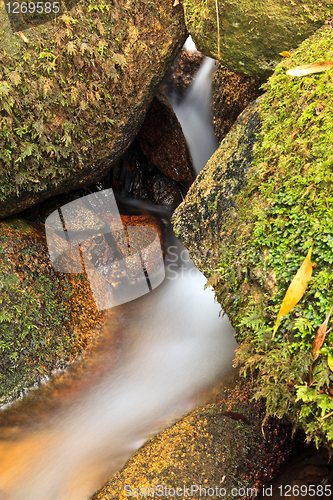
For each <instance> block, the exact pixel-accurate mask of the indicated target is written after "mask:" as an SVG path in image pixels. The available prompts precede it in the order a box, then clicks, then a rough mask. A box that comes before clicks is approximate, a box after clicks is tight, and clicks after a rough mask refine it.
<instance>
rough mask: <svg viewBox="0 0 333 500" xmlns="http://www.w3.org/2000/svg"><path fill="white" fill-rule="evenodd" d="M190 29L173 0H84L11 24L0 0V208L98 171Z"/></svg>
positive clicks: (122, 146) (14, 208) (117, 149)
mask: <svg viewBox="0 0 333 500" xmlns="http://www.w3.org/2000/svg"><path fill="white" fill-rule="evenodd" d="M185 38H186V29H185V24H184V18H183V9H182V7H181V6H180V5H178V6H175V7H174V6H173V1H172V0H168V1H165V0H163V1H162V0H159V1H155V0H154V1H152V0H147V1H139V2H138V1H136V0H131V1H127V0H118V1H116V2H113V1H112V2H111V1H107V2H103V1H99V0H91V1H90V0H79V1H78V2H77V3H76V5H74V6H73V7H72V8H71V10H70V11H66V12H65V13H64V14H63V15H61V16H59V17H57V18H56V19H55V20H52V21H51V22H48V23H45V24H40V25H39V26H36V27H33V28H30V29H26V30H25V31H24V32H16V33H13V32H12V30H11V26H10V23H9V19H8V17H7V13H6V10H5V4H3V3H2V4H1V5H0V179H1V186H0V217H4V216H6V215H10V214H13V213H18V212H20V211H21V210H23V209H24V208H26V207H28V206H31V205H33V204H35V203H37V202H38V201H41V200H43V199H46V198H47V197H49V196H51V195H53V194H57V193H59V192H64V191H66V190H68V189H69V188H70V189H74V188H76V187H79V186H82V185H89V184H92V183H93V182H95V181H96V180H98V179H99V178H100V177H101V176H102V175H103V174H104V173H105V172H106V171H107V170H108V169H109V168H110V166H111V165H112V163H113V162H114V161H115V160H117V159H118V158H119V156H120V155H121V154H122V153H123V152H124V151H125V150H126V148H127V147H128V146H129V144H130V143H131V141H132V140H133V139H134V137H135V135H136V133H137V131H138V129H139V127H140V125H141V123H142V121H143V119H144V116H145V112H146V111H147V108H148V106H149V104H150V102H151V100H152V98H153V95H154V93H155V91H156V89H157V87H158V85H159V84H160V82H161V80H162V78H163V76H164V74H165V72H166V71H167V70H168V68H169V67H170V65H171V64H172V61H173V59H174V57H175V55H176V54H177V52H178V51H179V49H180V48H181V46H182V44H183V42H184V40H185Z"/></svg>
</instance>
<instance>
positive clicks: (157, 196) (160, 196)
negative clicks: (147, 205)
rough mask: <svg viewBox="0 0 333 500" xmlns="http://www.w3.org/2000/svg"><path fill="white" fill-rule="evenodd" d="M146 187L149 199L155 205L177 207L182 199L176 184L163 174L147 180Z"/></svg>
mask: <svg viewBox="0 0 333 500" xmlns="http://www.w3.org/2000/svg"><path fill="white" fill-rule="evenodd" d="M146 186H147V191H148V195H149V198H150V200H151V201H152V202H153V203H154V204H155V205H174V206H177V205H179V203H181V201H182V199H183V198H182V194H181V190H180V188H179V185H178V184H177V182H175V181H173V180H172V179H169V178H168V177H166V176H165V175H163V174H155V175H153V176H152V177H150V178H148V179H147V183H146Z"/></svg>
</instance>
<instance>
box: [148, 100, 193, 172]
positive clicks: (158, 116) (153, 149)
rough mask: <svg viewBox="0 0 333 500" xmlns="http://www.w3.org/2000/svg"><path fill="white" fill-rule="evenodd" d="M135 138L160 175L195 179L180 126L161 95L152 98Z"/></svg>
mask: <svg viewBox="0 0 333 500" xmlns="http://www.w3.org/2000/svg"><path fill="white" fill-rule="evenodd" d="M138 139H139V142H140V146H141V149H142V151H143V153H144V154H145V155H146V156H147V158H149V160H150V161H151V162H152V163H153V164H154V165H155V166H156V167H157V168H158V169H159V170H160V171H161V172H162V173H163V174H165V175H167V176H168V177H170V178H171V179H173V180H174V181H178V182H192V181H193V180H194V179H195V174H194V171H193V167H192V161H191V157H190V153H189V150H188V147H187V144H186V142H185V138H184V134H183V131H182V128H181V126H180V124H179V122H178V120H177V117H176V115H175V113H174V112H173V110H172V108H171V106H170V104H169V103H168V101H167V99H166V97H165V96H164V95H162V94H158V95H157V96H155V97H154V99H153V102H152V103H151V105H150V108H149V110H148V113H147V116H146V119H145V121H144V123H143V125H142V127H141V129H140V132H139V134H138Z"/></svg>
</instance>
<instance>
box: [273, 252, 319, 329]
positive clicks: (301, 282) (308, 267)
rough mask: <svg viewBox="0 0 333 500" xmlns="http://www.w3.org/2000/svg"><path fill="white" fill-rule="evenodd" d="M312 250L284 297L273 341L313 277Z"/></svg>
mask: <svg viewBox="0 0 333 500" xmlns="http://www.w3.org/2000/svg"><path fill="white" fill-rule="evenodd" d="M312 248H313V247H311V248H310V250H309V251H308V254H307V256H306V257H305V259H304V262H303V264H302V265H301V267H300V268H299V270H298V271H297V273H296V275H295V277H294V279H293V280H292V282H291V283H290V285H289V288H288V290H287V291H286V295H285V296H284V299H283V302H282V304H281V307H280V310H279V314H278V317H277V320H276V323H275V326H274V330H273V335H272V339H273V338H274V335H275V333H276V331H277V329H278V328H279V324H280V321H281V318H282V317H283V316H285V315H286V314H288V312H290V311H291V310H292V309H293V308H294V307H295V305H296V304H297V303H298V302H299V301H300V300H301V298H302V297H303V295H304V292H305V289H306V287H307V284H308V282H309V281H310V278H311V276H312V264H311V253H312Z"/></svg>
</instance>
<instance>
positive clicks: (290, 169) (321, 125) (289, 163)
mask: <svg viewBox="0 0 333 500" xmlns="http://www.w3.org/2000/svg"><path fill="white" fill-rule="evenodd" d="M332 42H333V30H332V28H331V27H330V25H327V26H326V27H323V28H322V29H320V30H319V31H317V32H316V33H315V34H314V35H313V36H312V37H310V38H309V39H307V40H305V41H304V42H303V43H302V44H301V45H300V47H299V48H298V49H297V50H295V51H294V52H292V53H291V58H290V59H286V60H285V61H283V62H282V63H281V64H279V65H278V67H277V68H276V70H275V73H274V75H273V76H272V77H271V78H270V80H269V81H268V84H267V85H266V93H265V94H264V96H261V97H260V98H259V99H258V100H257V101H256V102H255V103H254V104H252V105H250V106H249V107H248V108H247V109H246V110H245V111H244V112H243V113H242V114H241V115H240V117H239V119H238V121H237V122H236V124H235V125H234V126H233V128H232V129H231V131H230V132H229V134H228V135H227V136H226V137H225V139H224V140H223V141H222V143H221V145H220V148H219V149H218V151H217V152H216V153H215V154H214V155H213V156H212V158H211V159H210V160H209V162H208V163H207V165H206V167H205V169H204V170H203V171H202V173H201V174H200V176H199V178H198V179H197V181H196V182H195V183H194V184H193V186H192V188H191V189H190V191H189V193H188V196H187V198H186V199H185V202H184V203H183V204H181V205H180V206H179V207H178V209H177V211H176V213H175V215H174V227H175V232H176V235H177V236H178V238H179V239H180V240H181V241H182V243H183V244H184V245H185V246H186V247H187V248H188V249H189V252H190V256H191V257H192V258H193V260H194V261H195V263H196V264H197V265H198V267H199V269H201V270H202V271H203V272H204V273H205V274H206V276H207V277H210V283H211V284H214V285H215V290H216V294H217V298H218V300H219V302H220V304H221V306H222V308H223V310H224V311H225V312H226V313H227V314H228V316H229V318H230V321H231V322H232V323H233V325H235V327H236V330H237V337H238V340H239V342H241V346H240V348H239V351H238V360H239V361H240V362H242V363H245V370H249V369H250V370H253V372H254V373H257V374H258V377H257V396H265V397H266V398H267V412H268V413H269V414H271V415H276V416H278V417H282V416H283V415H285V414H288V415H289V416H290V417H291V418H292V419H293V420H294V421H295V422H297V423H299V422H301V424H303V426H304V428H305V430H306V432H307V435H308V439H313V440H314V441H315V442H316V443H317V444H318V443H320V442H321V443H325V444H326V445H329V446H331V444H332V440H333V434H332V411H333V400H332V394H333V372H332V370H331V369H330V367H329V365H328V359H329V358H328V357H329V356H333V348H332V347H331V346H332V340H333V333H332V332H331V333H327V335H326V338H325V340H324V343H323V347H322V348H321V350H319V352H318V359H317V360H316V361H315V362H314V363H313V361H314V358H313V355H312V348H313V343H314V338H315V335H316V332H317V330H318V328H319V326H320V325H321V324H322V323H323V322H324V320H325V318H326V317H327V315H328V313H329V311H330V308H331V305H332V303H333V291H332V290H333V268H332V262H333V235H332V216H333V209H332V206H333V197H332V158H333V157H332V148H331V145H332V138H331V130H332V110H333V98H332V96H333V88H332V69H329V70H328V71H326V72H324V73H321V74H315V75H311V76H306V77H302V78H297V77H292V76H289V75H287V74H286V70H288V69H290V68H293V67H295V66H298V65H302V64H308V63H313V62H318V61H323V60H332V59H333V50H332ZM260 123H261V124H262V125H260ZM260 127H261V130H260ZM259 130H260V133H259V134H258V132H259ZM312 245H313V253H312V261H313V262H314V263H315V264H316V266H315V265H314V266H313V275H312V279H311V280H310V282H309V284H308V286H307V289H306V291H305V293H304V295H303V296H302V299H301V300H300V301H299V302H298V304H297V305H296V306H295V307H294V309H292V311H291V312H290V313H289V314H287V315H286V316H285V318H284V319H283V320H282V321H281V325H280V327H279V329H278V331H277V334H276V335H275V338H274V339H273V340H272V331H273V326H274V324H275V321H276V318H277V314H278V311H279V309H280V306H281V303H282V301H283V298H284V295H285V293H286V290H287V288H288V285H289V283H290V282H291V281H292V279H293V277H294V276H295V274H296V272H297V270H298V268H299V267H300V265H301V263H302V262H303V261H304V259H305V257H306V255H307V253H308V250H309V248H310V247H311V246H312ZM328 326H330V325H328ZM319 348H320V346H319ZM311 364H313V375H312V376H311V370H310V366H311ZM257 370H258V371H257ZM312 379H313V380H312Z"/></svg>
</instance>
